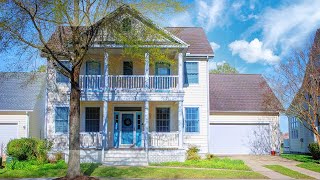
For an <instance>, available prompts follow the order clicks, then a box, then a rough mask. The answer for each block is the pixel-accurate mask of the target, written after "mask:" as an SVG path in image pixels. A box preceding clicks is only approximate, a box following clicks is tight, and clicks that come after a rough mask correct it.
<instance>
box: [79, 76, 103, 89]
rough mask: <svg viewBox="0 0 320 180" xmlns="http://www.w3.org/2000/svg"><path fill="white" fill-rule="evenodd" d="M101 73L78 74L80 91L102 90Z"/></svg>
mask: <svg viewBox="0 0 320 180" xmlns="http://www.w3.org/2000/svg"><path fill="white" fill-rule="evenodd" d="M103 82H104V76H103V75H80V88H81V90H82V91H100V90H103V87H104V85H103Z"/></svg>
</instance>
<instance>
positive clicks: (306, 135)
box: [288, 116, 316, 153]
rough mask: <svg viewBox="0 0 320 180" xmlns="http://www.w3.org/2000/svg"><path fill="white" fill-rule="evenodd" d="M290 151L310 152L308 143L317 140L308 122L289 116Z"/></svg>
mask: <svg viewBox="0 0 320 180" xmlns="http://www.w3.org/2000/svg"><path fill="white" fill-rule="evenodd" d="M288 122H289V151H290V152H291V153H309V150H308V145H309V144H310V143H313V142H315V141H316V139H315V137H314V134H313V132H312V131H310V130H309V129H308V128H307V127H308V126H309V125H308V124H307V123H306V122H303V121H300V120H299V119H297V118H296V117H292V116H289V117H288Z"/></svg>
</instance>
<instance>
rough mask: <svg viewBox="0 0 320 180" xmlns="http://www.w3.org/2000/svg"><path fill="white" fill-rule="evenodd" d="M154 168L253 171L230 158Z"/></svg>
mask: <svg viewBox="0 0 320 180" xmlns="http://www.w3.org/2000/svg"><path fill="white" fill-rule="evenodd" d="M151 165H153V166H170V167H196V168H214V169H232V170H247V171H249V170H251V169H250V168H249V167H248V166H247V165H246V164H245V163H244V162H243V161H241V160H232V159H229V158H213V159H210V160H187V161H185V162H164V163H160V164H151Z"/></svg>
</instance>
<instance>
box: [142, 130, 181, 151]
mask: <svg viewBox="0 0 320 180" xmlns="http://www.w3.org/2000/svg"><path fill="white" fill-rule="evenodd" d="M148 135H149V137H148V139H149V146H150V147H151V148H178V147H179V132H149V134H148Z"/></svg>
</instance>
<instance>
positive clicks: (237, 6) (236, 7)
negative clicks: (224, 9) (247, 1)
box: [231, 1, 244, 11]
mask: <svg viewBox="0 0 320 180" xmlns="http://www.w3.org/2000/svg"><path fill="white" fill-rule="evenodd" d="M243 5H244V1H237V2H233V3H232V4H231V7H232V8H233V10H234V11H238V10H239V9H240V8H241V7H242V6H243Z"/></svg>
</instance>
